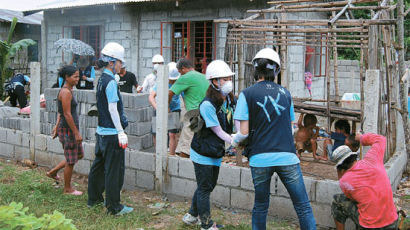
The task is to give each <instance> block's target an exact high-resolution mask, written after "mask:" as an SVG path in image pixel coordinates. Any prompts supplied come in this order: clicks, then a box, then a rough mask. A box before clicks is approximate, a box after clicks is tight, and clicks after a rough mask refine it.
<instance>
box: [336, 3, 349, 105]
mask: <svg viewBox="0 0 410 230" xmlns="http://www.w3.org/2000/svg"><path fill="white" fill-rule="evenodd" d="M349 2H350V0H349ZM333 14H334V12H333ZM332 20H333V19H332ZM332 28H333V29H335V28H336V26H335V25H333V23H332ZM333 36H334V40H333V44H334V46H333V80H334V83H335V99H336V100H339V78H338V63H337V47H336V44H337V37H336V33H334V34H333ZM336 104H337V105H338V104H339V103H338V102H336Z"/></svg>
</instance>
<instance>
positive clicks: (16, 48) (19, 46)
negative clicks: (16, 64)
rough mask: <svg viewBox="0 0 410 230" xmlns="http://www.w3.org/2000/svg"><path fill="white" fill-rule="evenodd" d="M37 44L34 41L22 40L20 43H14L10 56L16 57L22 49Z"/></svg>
mask: <svg viewBox="0 0 410 230" xmlns="http://www.w3.org/2000/svg"><path fill="white" fill-rule="evenodd" d="M35 44H36V42H35V41H34V40H32V39H22V40H20V41H17V42H15V43H13V44H12V45H11V47H10V51H9V55H10V56H14V55H15V54H16V53H17V52H18V51H19V50H21V49H22V48H27V47H29V46H31V45H35Z"/></svg>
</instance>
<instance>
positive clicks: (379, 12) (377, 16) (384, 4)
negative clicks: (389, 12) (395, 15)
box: [372, 0, 390, 20]
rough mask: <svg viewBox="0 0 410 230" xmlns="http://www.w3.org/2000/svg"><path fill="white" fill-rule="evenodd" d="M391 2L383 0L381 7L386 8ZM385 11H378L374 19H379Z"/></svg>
mask: <svg viewBox="0 0 410 230" xmlns="http://www.w3.org/2000/svg"><path fill="white" fill-rule="evenodd" d="M389 1H390V0H383V2H382V3H381V4H380V7H384V6H386V5H387V3H389ZM382 11H383V9H381V10H380V11H378V12H377V13H376V14H375V15H374V16H373V17H372V19H373V20H375V19H377V18H379V16H380V14H381V12H382Z"/></svg>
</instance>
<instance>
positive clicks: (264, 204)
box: [251, 164, 316, 230]
mask: <svg viewBox="0 0 410 230" xmlns="http://www.w3.org/2000/svg"><path fill="white" fill-rule="evenodd" d="M251 172H252V179H253V184H254V186H255V204H254V206H253V210H252V229H253V230H265V229H266V216H267V214H268V209H269V196H270V182H271V178H272V176H273V173H275V172H276V173H277V174H278V175H279V178H280V180H281V181H282V183H283V184H284V185H285V187H286V189H287V190H288V193H289V195H290V198H291V199H292V202H293V207H294V208H295V211H296V214H297V215H298V218H299V224H300V228H301V229H302V230H312V229H316V221H315V218H314V216H313V212H312V207H311V206H310V203H309V198H308V196H307V193H306V188H305V183H304V182H303V176H302V171H301V170H300V165H299V164H295V165H286V166H272V167H251Z"/></svg>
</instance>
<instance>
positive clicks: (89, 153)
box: [83, 141, 95, 161]
mask: <svg viewBox="0 0 410 230" xmlns="http://www.w3.org/2000/svg"><path fill="white" fill-rule="evenodd" d="M83 150H84V160H90V161H93V160H94V159H95V143H91V142H85V141H84V142H83Z"/></svg>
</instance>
